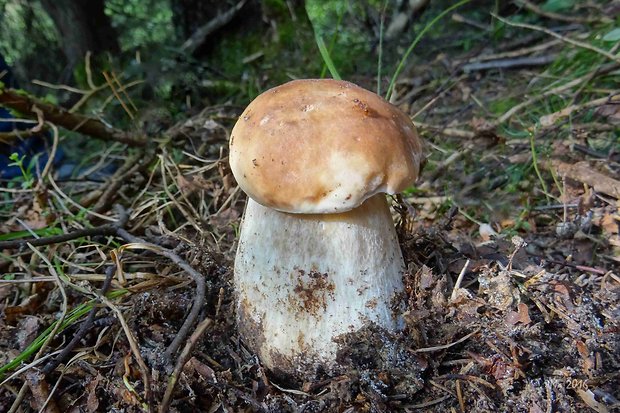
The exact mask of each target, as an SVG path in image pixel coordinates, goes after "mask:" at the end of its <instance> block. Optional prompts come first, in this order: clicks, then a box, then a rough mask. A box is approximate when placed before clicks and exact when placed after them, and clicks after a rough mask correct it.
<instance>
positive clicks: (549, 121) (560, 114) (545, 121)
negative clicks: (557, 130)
mask: <svg viewBox="0 0 620 413" xmlns="http://www.w3.org/2000/svg"><path fill="white" fill-rule="evenodd" d="M609 102H612V100H611V96H605V97H602V98H598V99H594V100H591V101H589V102H585V103H582V104H579V105H570V106H567V107H565V108H564V109H562V110H559V111H557V112H554V113H550V114H549V115H545V116H541V118H540V126H542V127H543V128H546V127H549V126H552V125H553V124H554V123H555V122H557V121H558V120H559V119H562V118H565V117H567V116H570V115H571V114H573V112H577V111H581V110H583V109H586V108H591V107H596V106H601V105H604V104H606V103H609ZM619 103H620V102H619Z"/></svg>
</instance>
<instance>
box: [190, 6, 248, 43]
mask: <svg viewBox="0 0 620 413" xmlns="http://www.w3.org/2000/svg"><path fill="white" fill-rule="evenodd" d="M245 3H246V0H241V1H240V2H238V3H237V4H236V5H234V6H233V7H231V8H230V9H229V10H227V11H226V12H224V13H220V14H218V15H217V16H215V17H214V18H213V19H211V20H210V21H208V22H207V23H206V24H205V25H202V26H200V27H199V28H198V29H197V30H196V31H195V32H194V33H193V34H192V35H191V36H190V38H189V39H187V40H186V41H185V43H183V45H182V46H181V51H183V52H186V53H190V54H191V53H194V51H196V49H198V48H199V47H200V46H201V45H202V44H203V43H204V42H205V40H206V39H207V36H209V35H210V34H211V33H213V32H214V31H216V30H218V29H220V28H222V27H224V26H225V25H227V24H228V23H230V21H231V20H232V19H233V17H235V15H236V14H237V13H238V12H239V10H241V9H242V8H243V6H244V5H245Z"/></svg>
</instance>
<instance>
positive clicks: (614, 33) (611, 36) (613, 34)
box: [603, 27, 620, 42]
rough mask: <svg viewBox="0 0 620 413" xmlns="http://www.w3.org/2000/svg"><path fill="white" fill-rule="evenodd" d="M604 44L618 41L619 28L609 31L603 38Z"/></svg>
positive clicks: (619, 38)
mask: <svg viewBox="0 0 620 413" xmlns="http://www.w3.org/2000/svg"><path fill="white" fill-rule="evenodd" d="M603 41H605V42H617V41H620V28H619V27H616V28H615V29H612V30H610V31H609V32H608V33H607V34H606V35H605V36H603Z"/></svg>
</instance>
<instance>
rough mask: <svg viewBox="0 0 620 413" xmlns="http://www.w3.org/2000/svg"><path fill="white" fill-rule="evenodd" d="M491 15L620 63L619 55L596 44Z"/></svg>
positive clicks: (511, 24) (515, 25)
mask: <svg viewBox="0 0 620 413" xmlns="http://www.w3.org/2000/svg"><path fill="white" fill-rule="evenodd" d="M491 16H493V17H495V18H496V19H498V20H499V21H501V22H503V23H505V24H507V25H509V26H514V27H520V28H522V29H529V30H536V31H539V32H543V33H546V34H548V35H549V36H553V37H555V38H557V39H560V40H562V41H563V42H566V43H569V44H572V45H573V46H577V47H581V48H582V49H587V50H590V51H592V52H595V53H598V54H600V55H602V56H605V57H606V58H608V59H609V60H613V61H614V62H616V63H620V57H619V56H615V55H613V54H611V53H609V52H608V51H607V50H603V49H600V48H598V47H596V46H592V45H591V44H589V43H584V42H580V41H579V40H573V39H571V38H570V37H566V36H562V35H561V34H557V33H556V32H554V31H553V30H549V29H547V28H545V27H540V26H536V25H533V24H527V23H516V22H513V21H510V20H508V19H504V18H503V17H500V16H498V15H497V14H495V13H491Z"/></svg>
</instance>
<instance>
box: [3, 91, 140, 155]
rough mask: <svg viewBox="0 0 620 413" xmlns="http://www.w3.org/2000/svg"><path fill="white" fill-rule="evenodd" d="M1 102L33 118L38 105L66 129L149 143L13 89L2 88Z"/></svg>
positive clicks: (129, 141)
mask: <svg viewBox="0 0 620 413" xmlns="http://www.w3.org/2000/svg"><path fill="white" fill-rule="evenodd" d="M0 104H2V105H4V106H6V107H8V108H10V109H13V110H16V111H18V112H19V113H21V114H22V115H24V116H25V117H28V118H33V119H36V118H37V117H36V115H34V116H33V114H34V112H33V109H32V108H33V107H34V106H36V107H37V108H39V109H40V110H41V112H42V113H43V116H44V117H45V120H47V121H50V122H52V123H54V124H56V125H58V126H61V127H63V128H65V129H68V130H71V131H76V132H80V133H82V134H85V135H89V136H92V137H95V138H98V139H103V140H112V141H117V142H122V143H125V144H127V145H130V146H145V145H146V144H147V140H146V139H145V138H144V137H142V136H140V137H136V136H133V135H131V134H129V133H127V132H125V131H122V130H119V129H114V128H111V127H108V126H107V125H105V124H104V123H103V122H101V121H99V120H97V119H93V118H89V117H86V116H84V115H79V114H76V113H71V112H69V111H68V110H66V109H64V108H62V107H60V106H55V105H51V104H49V103H45V102H43V101H41V100H39V99H36V98H34V97H32V96H29V95H25V94H22V93H18V92H17V91H15V90H13V89H5V88H0Z"/></svg>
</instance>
